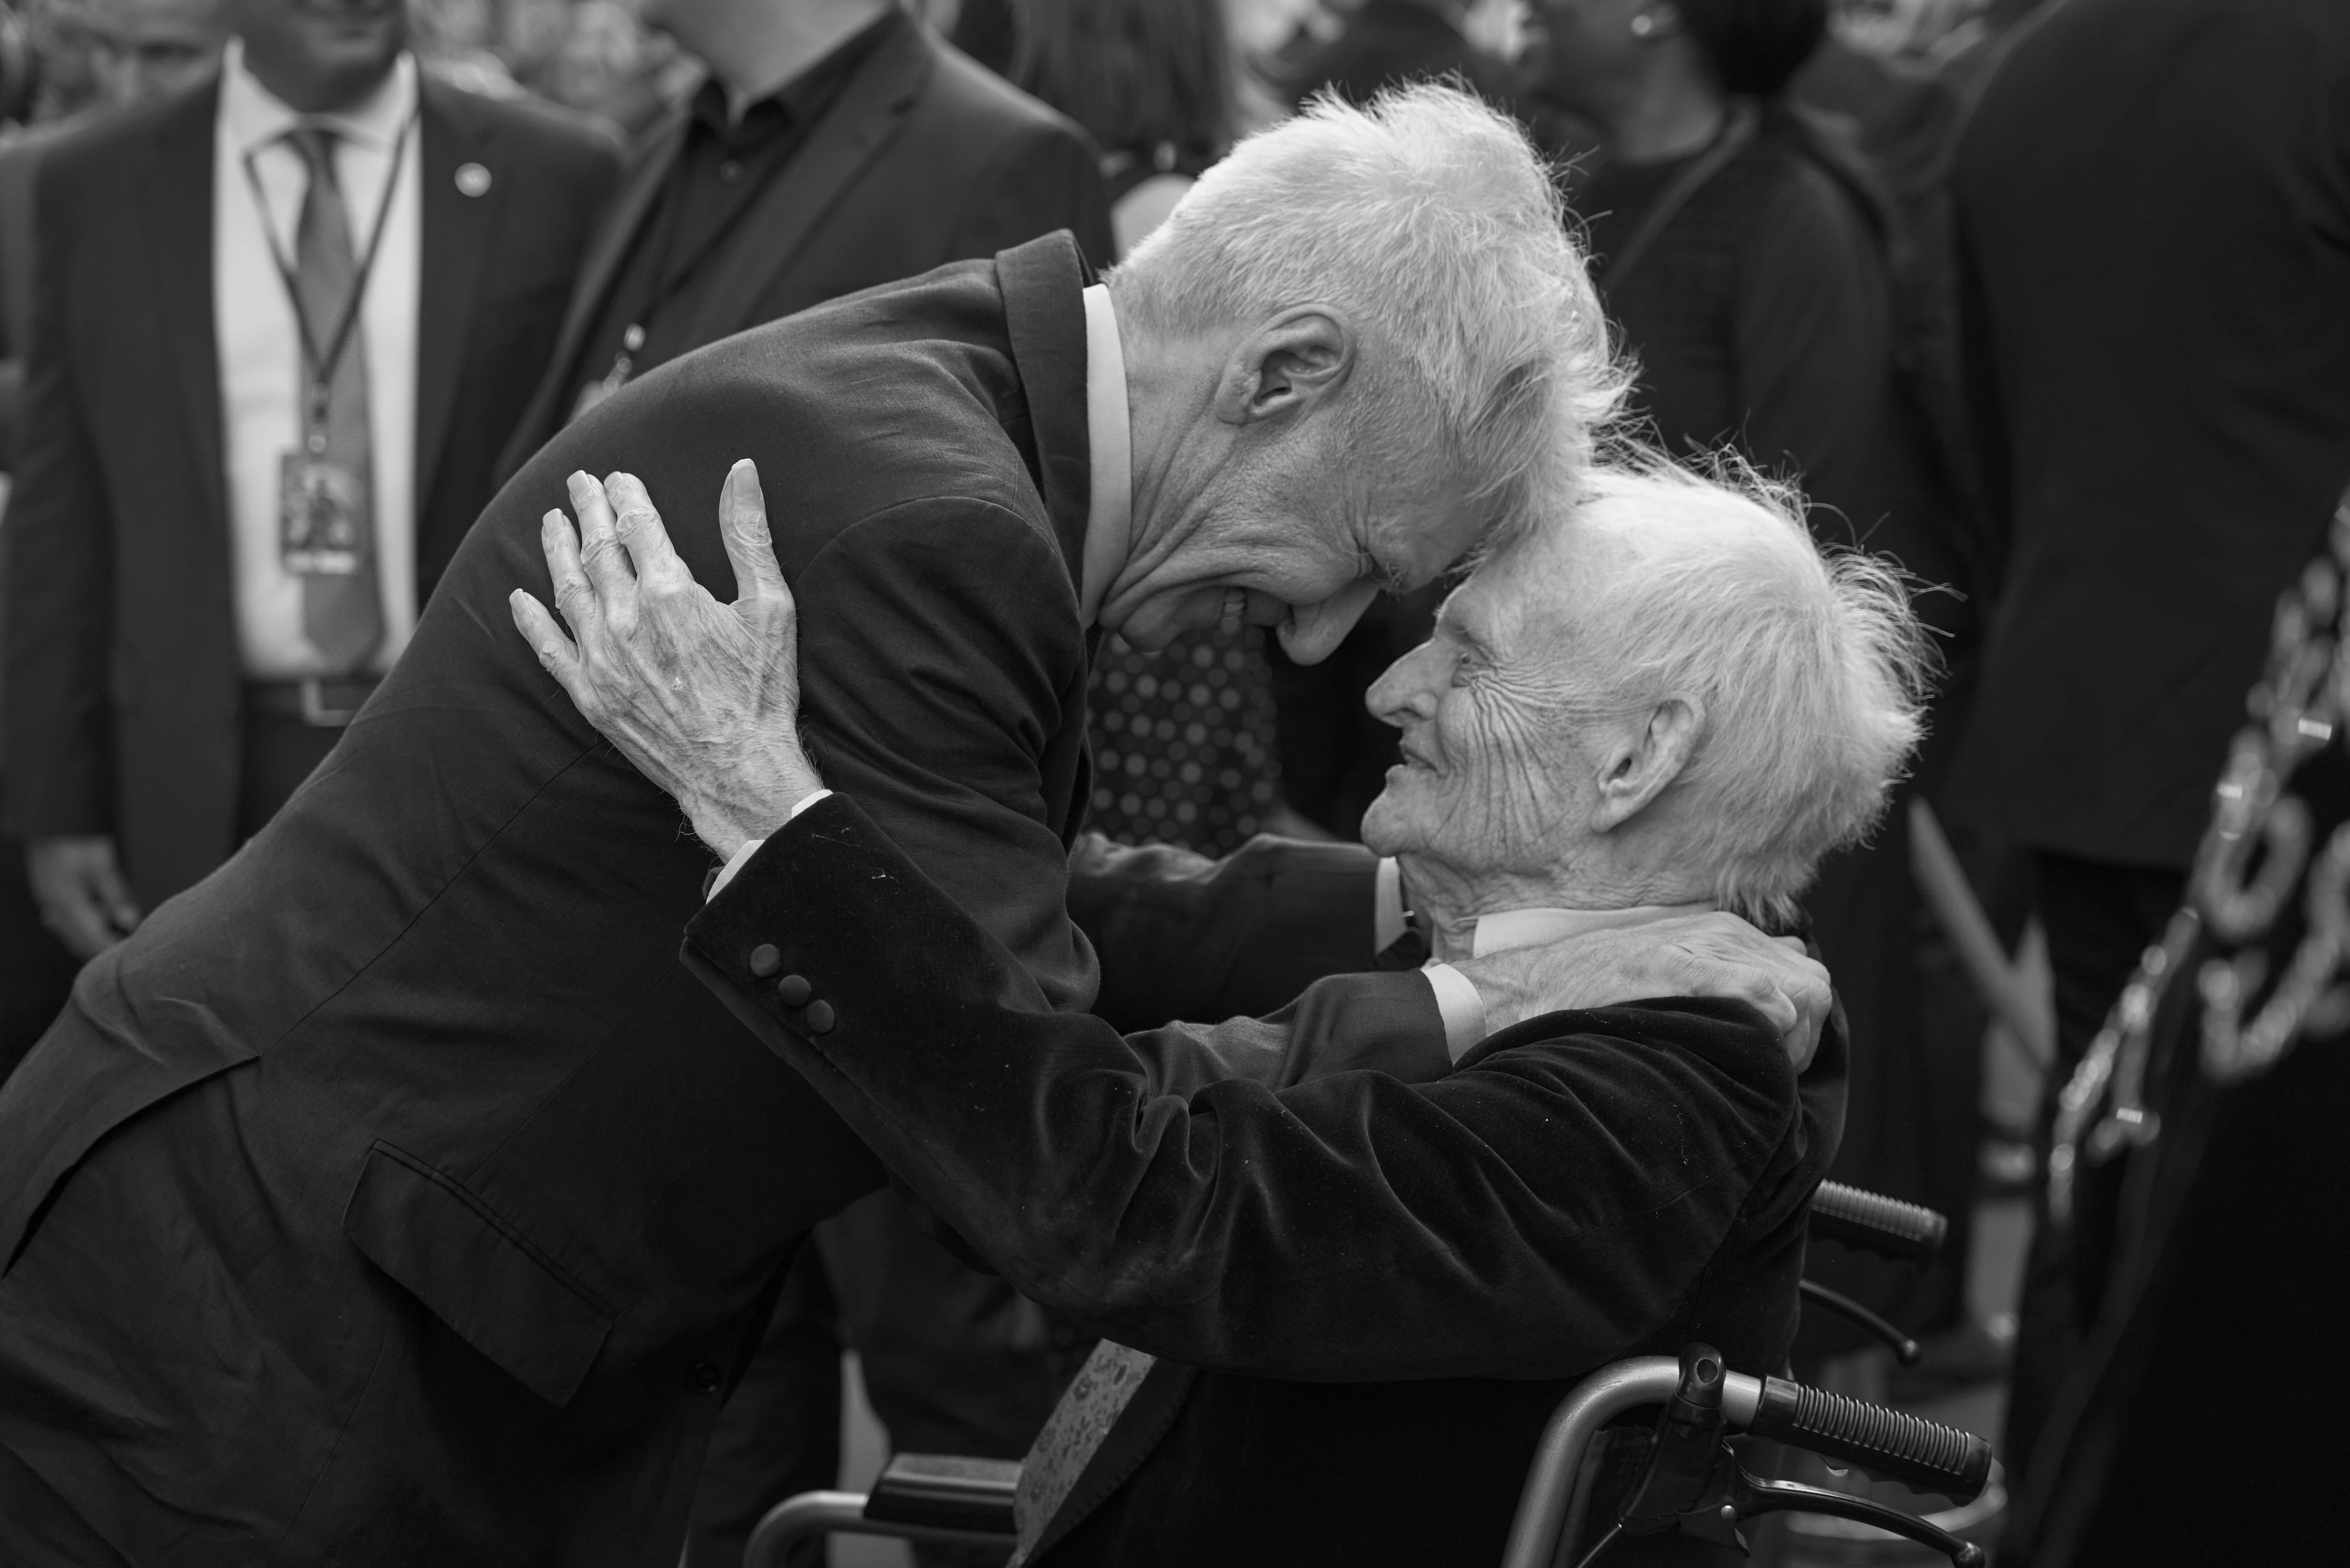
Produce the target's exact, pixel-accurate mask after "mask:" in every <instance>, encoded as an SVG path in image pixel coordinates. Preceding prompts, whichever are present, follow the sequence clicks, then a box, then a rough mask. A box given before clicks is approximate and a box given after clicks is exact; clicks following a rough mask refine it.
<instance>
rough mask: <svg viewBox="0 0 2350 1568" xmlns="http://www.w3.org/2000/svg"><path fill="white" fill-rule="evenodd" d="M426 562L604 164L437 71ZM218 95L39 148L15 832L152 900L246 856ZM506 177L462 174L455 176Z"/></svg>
mask: <svg viewBox="0 0 2350 1568" xmlns="http://www.w3.org/2000/svg"><path fill="white" fill-rule="evenodd" d="M419 88H420V90H421V93H422V95H423V102H422V118H421V151H422V158H421V165H422V175H423V185H422V191H423V214H422V217H423V246H422V249H423V267H422V271H423V276H422V284H421V304H420V308H419V311H418V322H419V328H420V337H419V341H418V344H417V346H416V358H417V366H416V369H417V376H416V382H417V388H416V407H417V421H416V574H417V596H418V599H419V602H420V603H421V602H422V600H423V598H424V597H425V596H426V595H427V594H429V593H430V592H431V591H432V587H433V585H434V583H435V582H437V581H438V580H439V578H440V576H441V574H442V570H443V568H445V567H446V566H447V565H448V563H449V558H450V556H452V555H453V554H454V553H455V551H456V548H457V544H458V541H459V540H461V539H463V537H464V535H465V530H466V529H467V528H468V527H470V526H471V525H472V524H473V519H474V517H475V516H476V515H478V514H480V512H481V509H482V506H483V504H484V502H486V501H487V500H488V499H489V495H490V465H491V463H492V462H494V460H495V458H496V456H497V452H498V449H499V447H500V446H501V445H502V444H503V443H504V440H505V436H506V433H507V431H510V430H511V429H513V426H514V421H515V418H516V416H517V415H518V413H519V412H520V410H521V409H522V407H523V403H524V401H525V399H526V398H528V396H529V395H530V389H531V387H532V386H533V385H535V384H536V380H537V378H538V375H539V372H540V369H542V368H543V367H544V365H545V364H546V352H547V348H548V345H549V344H550V343H552V341H553V340H554V337H555V328H556V322H557V320H558V318H559V317H560V315H561V312H562V308H563V300H564V297H565V296H566V294H567V291H568V289H569V287H570V283H571V275H572V272H573V269H574V267H575V265H577V256H578V253H579V249H580V246H581V245H582V244H584V243H585V241H586V237H587V227H588V224H589V223H590V222H591V220H592V219H593V217H594V214H595V213H596V210H597V208H598V206H599V205H600V204H601V202H603V200H604V198H605V196H606V194H607V192H608V191H609V189H610V185H611V182H612V179H613V177H614V174H615V161H614V159H613V157H612V155H611V153H610V151H609V150H608V148H606V147H605V146H604V145H603V144H602V143H601V142H600V141H599V140H596V139H594V138H593V137H591V136H590V135H589V134H588V133H587V132H586V131H583V130H579V129H577V127H576V126H574V125H573V124H572V123H571V122H569V121H568V120H566V119H557V118H556V116H555V115H554V114H553V113H552V112H550V111H548V110H546V109H540V108H535V107H530V106H526V105H517V104H511V103H502V102H494V101H492V100H490V99H483V98H476V97H474V96H473V95H471V94H468V93H464V92H460V91H458V90H456V89H454V88H450V87H447V86H445V85H444V84H442V83H440V82H437V81H435V80H433V79H432V78H431V77H430V76H425V77H423V78H421V81H420V83H419ZM218 92H219V88H218V84H217V81H216V80H215V81H213V82H208V83H206V84H205V85H203V87H201V88H196V89H193V90H192V91H190V92H187V93H184V94H182V95H180V96H179V97H176V98H173V99H167V100H165V101H164V102H162V103H161V104H158V105H156V106H153V107H151V108H146V109H138V110H135V111H133V112H130V113H129V114H125V115H122V116H120V117H110V118H108V119H101V120H99V121H97V122H95V123H93V124H91V125H90V126H88V128H87V129H85V130H80V131H78V132H77V133H75V134H74V135H72V136H71V137H69V138H68V139H66V140H61V141H58V142H55V143H52V144H51V145H50V146H49V147H48V148H47V151H45V152H44V153H43V156H42V161H41V168H40V176H39V181H38V191H37V196H36V201H37V211H38V223H39V226H40V232H41V254H40V257H39V261H38V264H37V265H38V282H37V286H36V295H37V300H38V309H37V310H36V333H35V337H34V342H33V346H32V360H31V368H30V386H29V388H28V389H27V393H26V429H25V436H24V453H23V461H22V463H21V464H20V467H19V470H18V472H17V475H16V483H17V492H16V499H15V500H14V501H12V502H11V503H10V516H9V519H8V526H7V530H6V547H7V550H8V556H9V563H10V566H9V574H8V596H9V602H8V608H7V617H6V623H7V639H8V641H7V660H8V681H7V684H8V689H9V696H10V701H9V703H8V711H7V714H6V722H7V725H8V730H9V740H8V745H7V753H8V757H9V760H10V765H9V769H8V777H7V821H8V825H9V828H10V830H11V831H12V832H13V833H15V834H16V835H17V836H23V837H28V838H29V837H37V836H46V835H52V834H109V833H110V834H112V835H113V836H115V837H116V839H117V841H118V844H119V846H120V849H121V851H122V854H123V856H124V858H125V861H126V864H127V867H128V870H129V873H130V879H131V883H132V885H133V887H134V888H136V889H137V890H138V893H139V896H140V900H141V901H142V902H143V903H144V904H146V905H147V906H148V907H150V908H151V907H152V906H153V905H154V904H155V903H157V902H159V901H160V900H161V899H162V898H167V897H169V896H170V895H171V894H173V893H176V892H178V891H179V890H180V889H181V888H185V887H187V886H188V885H189V884H190V883H192V882H193V881H195V880H196V879H197V878H198V877H202V876H203V875H204V874H205V873H206V872H208V871H210V870H211V869H212V868H213V867H215V866H217V865H219V864H220V863H221V862H222V861H223V860H224V859H225V858H227V857H228V854H229V852H230V851H231V850H232V849H234V847H235V846H236V845H235V837H234V835H235V829H236V802H237V781H238V722H239V720H238V703H239V685H240V681H241V680H242V667H241V664H240V660H239V658H238V654H237V643H236V623H235V604H234V591H233V587H232V576H231V556H230V530H229V522H228V515H227V508H228V497H227V490H226V485H225V482H224V479H223V477H222V452H221V417H222V416H221V402H220V372H219V369H218V351H217V347H216V337H215V334H214V332H213V265H212V262H213V240H212V230H213V224H212V207H213V122H214V119H215V104H216V102H217V99H218ZM465 163H479V164H481V165H483V166H484V168H486V169H488V170H489V171H490V173H491V175H492V176H493V179H492V183H491V185H490V188H489V190H488V192H486V193H484V194H483V195H481V196H478V197H475V196H467V195H465V194H463V193H462V192H460V191H459V190H458V189H457V186H456V182H455V171H456V169H457V168H458V166H459V165H461V164H465Z"/></svg>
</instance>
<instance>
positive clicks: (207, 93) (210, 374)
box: [143, 77, 228, 560]
mask: <svg viewBox="0 0 2350 1568" xmlns="http://www.w3.org/2000/svg"><path fill="white" fill-rule="evenodd" d="M219 118H220V79H219V78H217V77H214V78H213V80H212V81H211V82H210V83H209V84H208V85H206V86H204V87H203V88H198V89H196V90H194V91H192V92H191V93H189V94H188V96H187V97H186V98H185V99H182V102H181V104H180V107H179V109H177V110H175V111H174V112H173V113H172V114H171V115H169V116H167V117H165V118H162V119H158V120H157V121H156V122H155V140H154V142H153V144H152V146H151V152H150V156H149V159H148V163H147V170H146V184H147V200H146V202H145V204H144V207H143V215H144V222H145V224H146V227H147V234H148V241H149V244H148V246H147V254H146V257H145V258H144V260H145V265H146V266H147V268H148V275H149V276H150V278H151V280H152V282H153V286H154V294H153V296H152V297H153V298H154V299H155V301H156V302H157V305H158V306H159V307H160V309H161V314H162V327H163V338H164V341H165V342H166V343H167V344H168V345H169V350H170V358H171V361H172V377H173V379H175V380H176V381H177V382H178V383H179V389H180V396H179V403H180V410H181V412H182V414H184V415H185V416H186V417H187V421H188V448H189V451H190V452H192V453H193V454H194V457H195V462H196V475H195V477H196V481H197V487H198V490H199V492H200V499H201V501H202V503H203V507H204V516H203V522H204V523H205V524H207V525H208V526H207V528H206V530H205V536H206V537H208V538H212V539H215V540H217V541H219V544H220V547H221V552H222V557H223V559H224V560H225V559H226V556H227V549H228V481H227V478H226V476H225V473H224V460H223V457H222V454H221V395H220V344H219V338H218V335H217V333H216V332H215V331H214V329H213V199H214V195H215V192H213V143H214V140H215V137H216V135H217V131H216V129H215V127H216V122H217V121H218V119H219Z"/></svg>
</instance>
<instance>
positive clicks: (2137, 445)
mask: <svg viewBox="0 0 2350 1568" xmlns="http://www.w3.org/2000/svg"><path fill="white" fill-rule="evenodd" d="M1956 188H1957V203H1958V227H1959V236H1960V247H1961V249H1960V257H1961V264H1962V269H1961V270H1962V278H1961V282H1962V298H1961V304H1962V306H1963V313H1962V321H1963V328H1964V334H1965V336H1964V348H1965V349H1966V354H1967V361H1968V369H1969V373H1970V378H1971V379H1972V382H1973V386H1974V391H1975V395H1976V396H1975V401H1976V406H1977V414H1978V418H1977V426H1978V431H1977V433H1978V436H1979V438H1980V441H1981V447H1982V450H1983V454H1984V459H1985V462H1986V465H1987V474H1986V479H1985V483H1984V489H1985V492H1986V494H1987V496H1988V499H1989V501H1990V503H1991V509H1992V523H1993V524H1994V525H1995V527H1996V529H1997V530H1998V531H1999V533H2000V534H2001V535H2002V537H2003V547H2004V551H2005V555H2006V561H2007V564H2006V568H2005V581H2004V583H2003V585H2002V587H2001V588H2000V590H1999V599H1998V605H1997V607H1996V609H1995V611H1994V614H1993V619H1992V623H1991V636H1990V640H1989V644H1988V646H1987V648H1986V649H1985V652H1984V656H1983V667H1982V674H1981V685H1980V688H1979V692H1980V695H1979V696H1978V697H1977V699H1976V703H1975V710H1974V714H1973V717H1972V718H1971V719H1970V722H1969V724H1968V732H1967V739H1966V742H1965V743H1964V746H1963V749H1962V752H1961V754H1960V757H1959V760H1958V763H1957V771H1956V773H1955V775H1954V776H1953V777H1952V779H1951V781H1950V786H1949V788H1948V790H1947V791H1946V792H1945V793H1946V798H1947V799H1949V800H1950V802H1952V803H1953V804H1958V803H1964V804H1965V805H1967V807H1968V808H1969V809H1970V810H1971V811H1972V812H1973V813H1975V814H1976V815H1980V816H1981V818H1983V819H1984V821H1986V822H1987V823H1988V824H1989V825H1990V826H1993V827H1996V828H1997V829H1999V830H2000V831H2001V832H2002V833H2003V834H2005V835H2006V836H2009V837H2011V838H2013V839H2015V840H2018V841H2020V842H2022V843H2023V844H2025V845H2027V846H2033V847H2035V848H2039V849H2044V850H2052V851H2055V852H2058V853H2061V854H2065V855H2070V856H2074V857H2081V858H2085V859H2091V860H2100V861H2106V862H2109V863H2113V864H2117V865H2126V866H2142V867H2167V868H2172V869H2183V868H2184V867H2186V866H2187V864H2188V861H2189V857H2190V856H2191V855H2192V853H2193V851H2194V847H2195V843H2196V839H2197V836H2198V835H2199V833H2200V832H2201V831H2202V827H2203V820H2204V814H2205V811H2206V809H2207V807H2208V806H2209V805H2210V790H2211V780H2212V779H2213V777H2214V776H2216V775H2217V774H2218V773H2219V771H2220V764H2221V763H2222V762H2224V761H2225V759H2226V751H2227V744H2228V737H2229V734H2230V732H2231V731H2232V730H2233V728H2234V726H2235V725H2236V723H2237V722H2239V721H2240V720H2241V718H2242V716H2243V696H2244V690H2245V688H2246V687H2247V686H2248V685H2249V684H2251V680H2252V679H2253V678H2254V677H2255V676H2257V675H2258V674H2259V673H2260V666H2261V656H2262V650H2263V649H2265V648H2266V647H2267V644H2268V637H2269V616H2270V607H2271V606H2272V604H2273V603H2274V601H2275V598H2276V596H2277V594H2278V593H2279V592H2280V591H2281V590H2282V589H2283V588H2284V587H2286V586H2287V585H2288V584H2289V583H2291V582H2292V580H2293V575H2294V574H2295V573H2296V572H2298V571H2299V570H2300V569H2301V566H2302V563H2303V561H2305V560H2307V559H2308V558H2309V556H2310V555H2311V554H2312V553H2313V552H2314V551H2315V550H2316V549H2317V548H2318V546H2319V545H2320V544H2321V542H2322V541H2323V540H2324V536H2325V531H2326V524H2327V520H2328V519H2329V518H2330V517H2331V516H2332V515H2333V510H2334V497H2335V496H2336V495H2337V494H2339V493H2341V491H2342V489H2343V487H2344V485H2345V483H2350V310H2345V309H2344V308H2343V302H2344V301H2345V299H2350V6H2345V5H2341V4H2340V3H2339V0H2065V3H2064V4H2063V5H2052V6H2050V7H2048V8H2047V9H2046V10H2045V11H2044V12H2043V13H2042V14H2041V16H2038V17H2035V18H2034V19H2033V21H2031V22H2028V23H2026V24H2024V26H2023V27H2022V29H2020V32H2019V41H2017V42H2016V43H2015V44H2014V45H2013V47H2012V49H2011V50H2010V52H2009V53H2008V55H2007V57H2006V58H2005V60H2004V62H2003V63H2002V65H2000V66H1999V67H1997V69H1996V71H1995V73H1994V75H1993V76H1992V77H1991V81H1990V83H1989V85H1988V86H1987V87H1986V88H1984V90H1983V95H1982V98H1981V102H1980V104H1979V106H1978V107H1977V109H1976V110H1975V113H1974V117H1973V119H1972V122H1971V124H1970V127H1969V129H1968V130H1967V131H1966V133H1965V138H1964V140H1963V142H1962V143H1961V145H1960V151H1959V158H1958V168H1957V173H1956ZM2182 200H2183V201H2184V202H2185V203H2186V205H2185V207H2184V208H2182ZM2189 214H2191V215H2189Z"/></svg>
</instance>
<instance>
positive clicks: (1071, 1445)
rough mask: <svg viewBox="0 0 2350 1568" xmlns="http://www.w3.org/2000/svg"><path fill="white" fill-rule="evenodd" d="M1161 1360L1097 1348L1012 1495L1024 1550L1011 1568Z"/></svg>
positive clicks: (1017, 1564) (1049, 1421)
mask: <svg viewBox="0 0 2350 1568" xmlns="http://www.w3.org/2000/svg"><path fill="white" fill-rule="evenodd" d="M1158 1359H1159V1358H1158V1357H1157V1356H1153V1355H1144V1354H1143V1353H1142V1352H1141V1351H1139V1350H1128V1348H1127V1347H1126V1346H1125V1345H1112V1344H1111V1343H1110V1342H1109V1341H1108V1340H1107V1339H1105V1340H1103V1341H1102V1342H1101V1343H1100V1344H1099V1345H1095V1346H1094V1353H1093V1354H1092V1355H1089V1356H1087V1358H1086V1364H1085V1365H1084V1366H1081V1367H1079V1368H1078V1369H1077V1376H1076V1379H1075V1380H1074V1381H1073V1382H1071V1383H1070V1385H1069V1387H1068V1392H1066V1393H1065V1394H1063V1395H1062V1396H1061V1402H1060V1403H1059V1404H1057V1405H1055V1406H1054V1407H1053V1413H1052V1414H1051V1415H1050V1416H1047V1417H1045V1428H1044V1430H1043V1431H1040V1432H1038V1433H1037V1434H1036V1441H1035V1443H1034V1444H1032V1445H1030V1447H1029V1449H1028V1457H1027V1458H1026V1459H1024V1460H1022V1461H1021V1465H1020V1485H1019V1487H1018V1489H1017V1490H1014V1492H1013V1494H1012V1518H1013V1521H1014V1524H1015V1525H1016V1527H1017V1528H1018V1530H1019V1539H1020V1545H1019V1548H1018V1550H1016V1551H1014V1552H1013V1554H1012V1561H1011V1563H1009V1564H1007V1568H1021V1564H1023V1563H1025V1562H1027V1560H1028V1553H1029V1552H1031V1551H1032V1550H1033V1549H1034V1548H1035V1544H1036V1541H1037V1538H1038V1537H1039V1536H1041V1535H1043V1534H1044V1533H1045V1525H1046V1524H1048V1523H1050V1522H1051V1521H1052V1518H1053V1515H1055V1513H1058V1512H1059V1511H1061V1504H1063V1503H1064V1502H1066V1501H1068V1499H1069V1492H1070V1490H1071V1489H1073V1488H1074V1487H1076V1484H1077V1478H1078V1477H1079V1476H1081V1475H1083V1474H1085V1473H1086V1466H1087V1465H1088V1464H1090V1463H1092V1462H1093V1457H1094V1455H1095V1454H1096V1453H1097V1452H1098V1451H1099V1450H1100V1449H1101V1446H1102V1439H1103V1438H1107V1437H1108V1436H1109V1429H1110V1428H1112V1427H1115V1426H1117V1425H1118V1417H1119V1416H1120V1415H1121V1414H1123V1413H1124V1412H1125V1410H1126V1407H1127V1403H1128V1401H1129V1400H1131V1399H1132V1398H1133V1397H1134V1391H1135V1390H1136V1389H1137V1388H1139V1387H1141V1386H1142V1380H1143V1378H1144V1377H1146V1376H1149V1372H1150V1369H1151V1367H1152V1366H1155V1365H1157V1363H1158Z"/></svg>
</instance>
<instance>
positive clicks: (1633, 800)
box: [1591, 697, 1705, 833]
mask: <svg viewBox="0 0 2350 1568" xmlns="http://www.w3.org/2000/svg"><path fill="white" fill-rule="evenodd" d="M1704 727H1705V712H1704V711H1703V710H1702V709H1700V707H1698V705H1697V704H1696V703H1694V702H1691V701H1689V700H1688V699H1687V698H1682V697H1668V698H1666V699H1665V701H1662V702H1659V704H1657V706H1656V707H1655V708H1653V709H1651V710H1649V711H1648V717H1647V721H1646V722H1641V720H1640V719H1639V718H1638V716H1637V715H1636V716H1635V717H1634V718H1633V720H1632V721H1631V722H1630V723H1628V724H1627V726H1626V728H1625V730H1624V732H1623V733H1622V734H1621V735H1620V736H1618V738H1617V741H1616V742H1615V744H1613V745H1611V746H1610V747H1608V748H1607V751H1606V752H1604V753H1601V755H1600V759H1599V778H1598V780H1597V784H1598V789H1599V801H1598V804H1597V805H1595V806H1593V807H1592V811H1591V831H1592V832H1594V833H1606V832H1608V831H1609V830H1610V829H1613V828H1617V827H1621V826H1623V825H1624V824H1626V823H1627V822H1629V821H1631V820H1632V818H1634V817H1635V816H1638V815H1639V814H1640V813H1641V812H1643V811H1645V810H1646V809H1648V804H1649V803H1650V802H1651V801H1653V800H1655V799H1656V798H1657V796H1659V794H1663V793H1664V790H1665V786H1666V785H1667V784H1671V783H1672V782H1673V780H1675V779H1677V778H1679V777H1680V775H1681V772H1682V770H1683V769H1685V768H1687V767H1688V766H1689V763H1690V756H1691V755H1693V754H1694V753H1696V751H1697V740H1698V735H1699V732H1700V731H1701V730H1703V728H1704Z"/></svg>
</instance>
